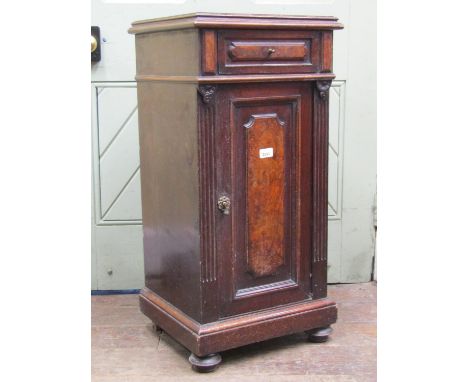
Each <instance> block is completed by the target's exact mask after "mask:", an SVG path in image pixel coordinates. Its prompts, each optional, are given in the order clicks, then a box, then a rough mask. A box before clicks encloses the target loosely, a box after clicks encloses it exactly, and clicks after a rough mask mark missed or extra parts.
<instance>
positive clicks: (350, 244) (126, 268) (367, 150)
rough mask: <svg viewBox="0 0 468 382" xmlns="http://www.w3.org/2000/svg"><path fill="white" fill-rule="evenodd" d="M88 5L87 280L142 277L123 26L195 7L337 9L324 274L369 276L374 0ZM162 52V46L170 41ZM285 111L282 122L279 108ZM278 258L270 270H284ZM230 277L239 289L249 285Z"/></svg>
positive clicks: (136, 282)
mask: <svg viewBox="0 0 468 382" xmlns="http://www.w3.org/2000/svg"><path fill="white" fill-rule="evenodd" d="M91 4H92V9H91V11H92V14H91V16H92V17H91V19H92V21H91V22H92V25H94V26H98V27H100V30H101V41H100V42H101V44H102V46H101V57H102V58H101V61H100V62H96V63H93V64H92V65H91V94H92V129H93V136H92V137H93V138H92V139H93V170H92V171H93V210H92V214H93V215H92V233H93V247H92V266H91V269H92V285H91V287H92V289H133V288H141V287H142V286H143V283H144V277H143V245H142V242H143V234H142V227H141V200H140V186H139V158H138V151H139V149H138V129H137V119H138V110H137V109H136V105H137V102H136V83H135V79H134V77H135V51H134V50H135V48H134V36H131V35H129V34H128V33H127V29H128V28H129V26H130V24H131V22H133V21H135V20H142V19H147V18H155V17H164V16H171V15H177V14H184V13H190V12H197V11H198V12H221V13H223V12H224V13H227V12H232V13H263V14H264V13H273V14H291V15H301V14H303V15H323V16H336V17H338V18H339V19H340V22H342V23H343V24H344V25H345V29H343V30H341V31H337V32H336V33H334V37H333V45H334V46H333V50H334V62H333V64H334V65H333V71H334V73H335V74H336V79H335V80H334V81H333V83H332V88H331V89H330V140H329V187H328V189H329V195H328V207H329V208H328V218H329V224H328V232H329V239H328V259H329V269H328V281H329V282H357V281H367V280H369V278H370V275H371V270H372V267H371V266H372V258H373V252H374V237H375V231H374V226H373V223H374V219H373V214H374V206H373V203H374V197H375V51H376V48H375V1H374V0H363V1H349V0H310V1H309V0H299V1H289V0H236V1H232V2H226V1H213V0H197V1H195V0H147V1H140V0H93V1H92V3H91ZM162 54H170V47H167V50H166V51H165V52H163V53H162ZM259 107H260V106H259ZM278 107H279V106H278ZM252 108H254V106H252ZM279 109H281V108H280V107H279ZM251 112H252V114H262V113H263V114H265V113H266V114H268V113H267V112H265V111H262V112H258V113H257V112H254V110H253V109H252V110H251ZM281 112H282V111H281V110H278V111H277V112H276V113H277V114H278V115H279V114H281ZM272 113H275V112H272ZM283 118H285V120H283V119H281V117H280V119H281V120H282V121H284V122H286V119H287V116H284V117H283ZM254 122H255V120H254ZM242 123H247V122H246V121H243V122H242ZM264 123H268V124H274V123H279V122H273V118H271V119H268V118H263V119H262V118H260V119H259V118H257V121H256V122H255V124H256V126H255V127H254V129H253V130H251V131H254V130H256V128H257V127H258V126H263V124H264ZM278 129H279V127H278ZM286 129H287V127H286ZM285 131H286V130H285ZM265 155H268V152H266V154H265ZM288 176H289V175H288ZM161 181H164V180H163V179H161ZM257 192H258V193H259V195H260V194H261V192H263V191H262V190H260V189H259V190H257ZM251 207H252V206H251ZM284 208H289V207H288V206H285V207H284ZM246 211H247V210H246ZM284 237H285V238H286V237H287V236H284ZM257 259H261V257H257ZM285 261H289V260H288V259H286V260H285ZM255 267H256V266H255ZM284 267H286V266H284ZM284 267H283V268H281V267H278V269H277V270H276V271H275V272H280V273H281V272H285V269H286V268H284ZM270 271H271V270H270ZM272 272H273V271H272ZM273 273H274V272H273ZM283 275H284V280H286V279H287V277H286V273H283ZM245 277H248V276H245ZM263 277H266V276H262V277H260V278H258V280H263ZM272 277H273V276H272ZM278 279H279V276H278ZM264 280H266V278H265V279H264ZM236 282H237V283H238V284H236V285H238V286H239V288H240V289H239V290H242V289H246V288H249V287H250V286H252V287H253V286H254V285H255V282H253V281H252V283H251V284H249V283H248V282H247V281H245V280H244V281H242V280H239V281H236ZM258 283H259V284H262V283H263V281H258ZM265 283H266V284H268V283H267V282H265ZM249 285H250V286H249Z"/></svg>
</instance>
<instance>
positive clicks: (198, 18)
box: [129, 13, 343, 34]
mask: <svg viewBox="0 0 468 382" xmlns="http://www.w3.org/2000/svg"><path fill="white" fill-rule="evenodd" d="M337 20H338V19H337V18H336V17H333V16H304V15H303V16H292V15H264V14H236V13H190V14H184V15H178V16H170V17H162V18H156V19H147V20H141V21H135V22H133V23H132V27H131V28H130V29H129V33H132V34H140V33H149V32H156V31H160V30H175V29H187V28H225V29H227V28H236V29H322V30H330V29H342V28H343V25H342V24H340V23H338V22H337Z"/></svg>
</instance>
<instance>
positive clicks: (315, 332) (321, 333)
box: [306, 326, 333, 343]
mask: <svg viewBox="0 0 468 382" xmlns="http://www.w3.org/2000/svg"><path fill="white" fill-rule="evenodd" d="M332 331H333V329H332V328H330V327H329V326H327V327H325V328H317V329H312V330H308V331H307V332H306V333H307V334H308V336H309V341H310V342H315V343H319V342H327V341H328V336H329V335H330V334H331V332H332Z"/></svg>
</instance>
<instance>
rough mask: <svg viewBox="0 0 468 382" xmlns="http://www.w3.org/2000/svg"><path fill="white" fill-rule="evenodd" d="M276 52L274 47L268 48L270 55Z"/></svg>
mask: <svg viewBox="0 0 468 382" xmlns="http://www.w3.org/2000/svg"><path fill="white" fill-rule="evenodd" d="M275 52H276V49H274V48H268V55H269V56H271V55H272V54H273V53H275Z"/></svg>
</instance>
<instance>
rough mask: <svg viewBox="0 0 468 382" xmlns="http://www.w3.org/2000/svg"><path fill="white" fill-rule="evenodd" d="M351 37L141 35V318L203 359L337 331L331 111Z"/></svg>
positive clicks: (203, 23)
mask: <svg viewBox="0 0 468 382" xmlns="http://www.w3.org/2000/svg"><path fill="white" fill-rule="evenodd" d="M341 27H342V26H341V25H340V24H339V23H337V20H336V18H333V17H307V16H303V17H295V16H284V17H282V16H269V15H235V14H231V15H226V14H217V15H216V14H193V15H183V16H179V17H173V18H165V19H159V20H147V21H142V22H136V23H134V24H133V27H132V28H131V30H130V32H131V33H134V34H136V53H137V76H136V79H137V81H138V97H139V98H138V101H139V128H140V145H141V146H140V154H141V179H142V206H143V230H144V252H145V276H146V278H145V279H146V289H144V290H143V291H142V294H141V296H140V303H141V310H142V312H143V313H144V314H146V315H147V316H148V317H150V318H151V319H152V320H153V321H154V322H155V323H156V324H157V326H159V327H161V328H162V329H164V330H165V331H166V332H167V333H170V334H171V335H172V336H173V337H174V338H175V339H177V340H178V341H179V342H180V343H181V344H183V345H185V346H186V347H187V348H189V349H191V351H192V352H194V353H195V354H196V355H197V356H206V355H208V354H210V353H214V352H218V351H223V350H226V349H231V348H234V347H236V346H242V345H245V344H249V343H252V342H257V341H261V340H265V339H269V338H274V337H277V336H280V335H289V334H291V333H295V332H300V331H306V330H312V329H315V328H322V327H327V326H329V325H330V324H333V323H334V322H335V321H336V314H337V311H336V305H335V304H334V303H333V302H332V301H331V300H330V299H326V298H325V297H326V271H327V254H326V240H327V231H326V225H327V221H326V210H327V199H326V198H327V187H326V182H327V149H328V145H327V134H328V110H327V108H328V88H329V85H330V80H331V79H332V78H334V75H333V73H332V72H331V71H332V67H331V63H332V35H331V31H332V30H333V29H340V28H341ZM168 47H170V50H168V49H167V48H168ZM262 150H263V151H264V150H267V151H268V150H271V152H272V155H267V156H266V157H263V158H261V157H260V156H261V151H262ZM221 199H223V200H227V201H229V202H230V209H229V211H226V210H225V211H224V212H226V213H223V212H221V211H220V210H219V209H218V206H219V200H221ZM227 212H228V213H227ZM228 324H229V325H231V326H230V327H226V325H228ZM207 328H209V329H210V330H211V331H212V332H210V333H208V332H205V330H208V329H207Z"/></svg>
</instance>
